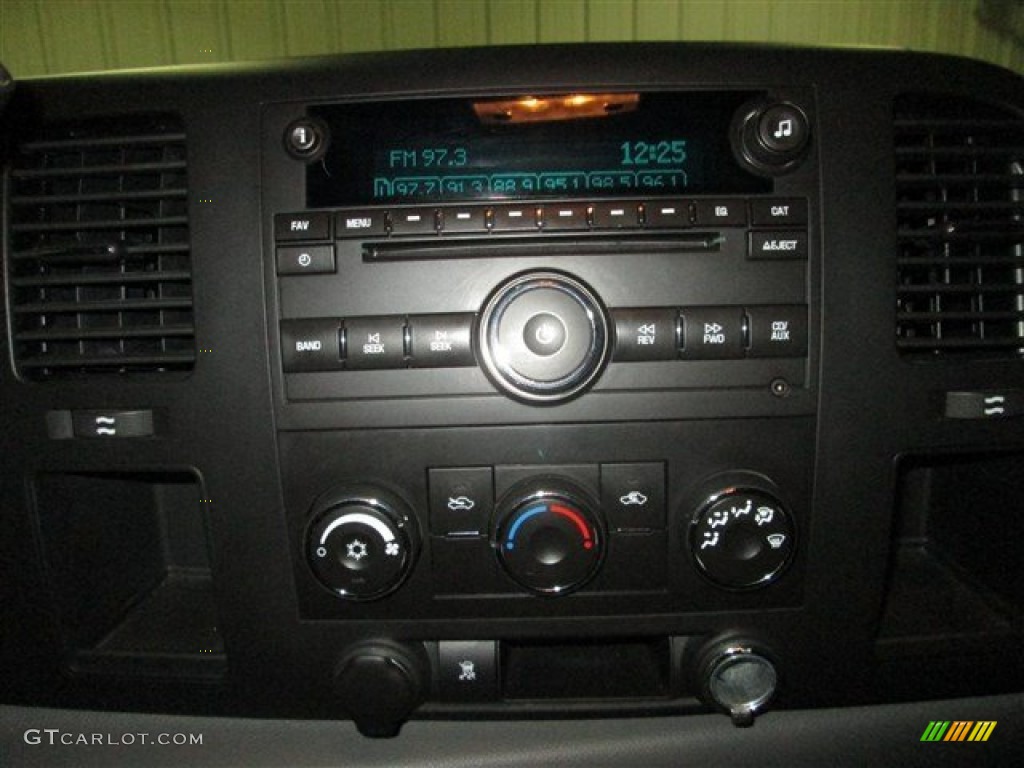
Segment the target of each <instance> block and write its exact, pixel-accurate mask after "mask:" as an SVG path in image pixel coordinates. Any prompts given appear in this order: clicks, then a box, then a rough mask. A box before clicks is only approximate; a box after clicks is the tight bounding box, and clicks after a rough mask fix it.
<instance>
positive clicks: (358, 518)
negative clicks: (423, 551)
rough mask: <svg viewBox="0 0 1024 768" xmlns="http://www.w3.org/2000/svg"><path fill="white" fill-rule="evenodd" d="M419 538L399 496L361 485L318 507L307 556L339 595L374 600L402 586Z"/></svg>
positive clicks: (330, 496) (323, 499)
mask: <svg viewBox="0 0 1024 768" xmlns="http://www.w3.org/2000/svg"><path fill="white" fill-rule="evenodd" d="M418 544H419V537H418V533H417V530H416V523H415V518H414V516H413V514H412V512H411V511H410V509H409V507H408V506H407V505H406V504H405V502H404V501H402V500H401V499H400V498H399V497H398V496H397V495H396V494H393V493H391V492H389V491H385V490H382V489H379V488H374V487H370V486H361V487H355V488H347V489H341V490H337V491H334V492H331V493H329V494H327V495H325V496H323V497H321V498H320V499H319V500H318V501H317V503H316V504H315V505H314V507H313V516H312V523H311V524H310V526H309V530H308V533H307V536H306V555H307V559H308V560H309V564H310V567H311V569H312V571H313V574H314V575H315V576H316V578H317V580H318V581H319V582H320V583H321V584H323V585H324V586H325V587H327V588H328V589H329V590H331V591H332V592H333V593H334V594H336V595H337V596H339V597H342V598H346V599H349V600H373V599H376V598H379V597H383V596H385V595H387V594H389V593H391V592H393V591H394V590H396V589H398V587H399V586H401V584H402V582H403V581H405V579H406V577H407V576H408V575H409V572H410V571H411V570H412V566H413V563H414V561H415V558H416V553H417V547H418Z"/></svg>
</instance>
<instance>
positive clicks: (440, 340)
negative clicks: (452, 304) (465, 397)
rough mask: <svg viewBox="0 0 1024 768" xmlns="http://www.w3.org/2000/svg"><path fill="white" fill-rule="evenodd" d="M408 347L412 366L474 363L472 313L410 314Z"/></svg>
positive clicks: (439, 366) (450, 366)
mask: <svg viewBox="0 0 1024 768" xmlns="http://www.w3.org/2000/svg"><path fill="white" fill-rule="evenodd" d="M409 350H410V354H411V360H410V361H409V364H410V365H412V366H413V367H414V368H457V367H461V366H467V365H475V364H476V360H475V358H474V357H473V315H470V314H449V315H410V317H409Z"/></svg>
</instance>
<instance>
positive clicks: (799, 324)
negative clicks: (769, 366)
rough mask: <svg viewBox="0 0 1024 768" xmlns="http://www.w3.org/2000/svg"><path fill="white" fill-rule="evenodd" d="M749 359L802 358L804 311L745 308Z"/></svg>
mask: <svg viewBox="0 0 1024 768" xmlns="http://www.w3.org/2000/svg"><path fill="white" fill-rule="evenodd" d="M747 319H748V321H749V335H750V347H749V349H748V350H747V354H748V355H749V356H750V357H803V356H804V355H806V354H807V307H805V306H799V305H797V306H776V307H771V306H769V307H748V308H747Z"/></svg>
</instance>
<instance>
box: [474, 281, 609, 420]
mask: <svg viewBox="0 0 1024 768" xmlns="http://www.w3.org/2000/svg"><path fill="white" fill-rule="evenodd" d="M478 334H479V335H478V348H479V350H480V355H481V358H482V361H483V365H484V370H485V371H486V372H487V374H488V375H489V376H490V378H491V380H492V381H494V383H495V384H496V385H497V386H498V388H499V389H501V390H503V391H504V392H506V393H507V394H509V395H512V396H513V397H517V398H519V399H522V400H526V401H529V402H532V403H557V402H563V401H565V400H568V399H569V398H571V397H574V396H575V395H578V394H580V393H582V392H583V391H584V390H585V389H586V388H587V387H589V386H590V385H591V384H592V383H593V382H594V381H595V380H596V379H597V377H598V376H599V375H600V373H601V370H602V368H603V367H604V364H605V363H606V362H607V359H608V354H609V348H610V336H609V325H608V317H607V313H606V312H605V309H604V307H603V306H602V304H601V301H600V299H599V298H598V297H597V295H596V294H595V293H594V292H593V291H592V290H591V289H590V288H589V287H587V286H586V285H585V284H584V283H583V282H581V281H580V280H578V279H577V278H575V277H573V276H571V275H567V274H564V273H562V272H554V271H537V272H527V273H524V274H522V275H518V276H517V277H514V278H512V279H511V280H509V281H508V282H506V283H505V284H503V285H502V286H500V287H499V288H498V290H496V291H495V292H494V293H493V294H492V295H491V297H490V298H489V299H488V300H487V303H486V304H485V305H484V308H483V311H482V312H481V315H480V325H479V330H478Z"/></svg>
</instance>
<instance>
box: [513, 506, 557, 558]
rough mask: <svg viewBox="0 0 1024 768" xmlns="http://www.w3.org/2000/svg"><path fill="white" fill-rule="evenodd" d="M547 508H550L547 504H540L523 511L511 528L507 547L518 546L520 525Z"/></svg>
mask: <svg viewBox="0 0 1024 768" xmlns="http://www.w3.org/2000/svg"><path fill="white" fill-rule="evenodd" d="M547 508H548V505H547V504H538V505H537V506H536V507H530V508H529V509H528V510H526V511H525V512H523V514H521V515H520V516H519V519H518V520H516V521H515V522H514V523H513V524H512V527H511V528H510V529H509V532H508V541H506V542H505V549H515V548H516V542H515V538H516V531H518V530H519V526H521V525H522V524H523V523H525V522H526V521H527V520H529V519H530V518H531V517H536V516H537V515H542V514H544V512H546V511H547Z"/></svg>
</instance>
